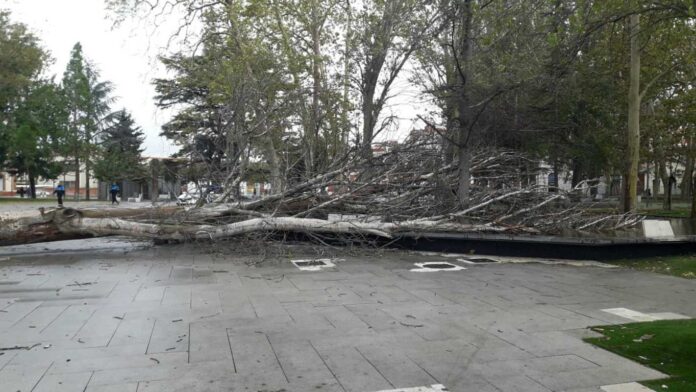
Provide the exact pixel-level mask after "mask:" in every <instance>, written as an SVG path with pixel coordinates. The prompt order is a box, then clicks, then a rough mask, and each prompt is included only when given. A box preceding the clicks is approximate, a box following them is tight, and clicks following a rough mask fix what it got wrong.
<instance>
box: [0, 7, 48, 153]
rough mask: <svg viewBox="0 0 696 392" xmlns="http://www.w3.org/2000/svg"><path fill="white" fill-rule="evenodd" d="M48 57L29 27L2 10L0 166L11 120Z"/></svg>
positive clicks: (5, 150) (5, 148) (0, 14)
mask: <svg viewBox="0 0 696 392" xmlns="http://www.w3.org/2000/svg"><path fill="white" fill-rule="evenodd" d="M47 58H48V54H47V53H46V52H45V51H44V50H43V49H42V48H41V46H40V44H39V40H38V38H37V37H36V36H35V35H34V34H32V33H31V32H29V30H28V28H27V26H25V25H23V24H21V23H13V22H12V21H11V20H10V14H9V12H7V11H2V10H0V163H2V162H4V160H5V158H6V155H5V154H6V152H7V147H8V146H9V145H10V143H9V136H10V134H9V131H10V129H9V128H8V126H9V124H10V117H11V116H12V112H13V111H14V110H15V109H16V107H17V105H18V103H19V101H20V100H21V99H22V96H23V94H24V93H26V90H27V88H28V87H29V86H30V85H31V84H32V83H33V82H34V81H35V79H36V77H37V76H38V75H39V74H40V73H41V71H42V70H43V68H44V65H45V62H46V60H47Z"/></svg>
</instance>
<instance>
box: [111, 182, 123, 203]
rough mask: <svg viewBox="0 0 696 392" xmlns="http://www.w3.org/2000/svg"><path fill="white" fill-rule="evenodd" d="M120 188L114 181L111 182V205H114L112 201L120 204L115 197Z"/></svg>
mask: <svg viewBox="0 0 696 392" xmlns="http://www.w3.org/2000/svg"><path fill="white" fill-rule="evenodd" d="M120 190H121V188H120V187H119V186H118V184H116V183H115V182H112V183H111V205H114V203H116V204H120V203H119V202H118V200H117V199H116V195H117V194H118V192H119V191H120Z"/></svg>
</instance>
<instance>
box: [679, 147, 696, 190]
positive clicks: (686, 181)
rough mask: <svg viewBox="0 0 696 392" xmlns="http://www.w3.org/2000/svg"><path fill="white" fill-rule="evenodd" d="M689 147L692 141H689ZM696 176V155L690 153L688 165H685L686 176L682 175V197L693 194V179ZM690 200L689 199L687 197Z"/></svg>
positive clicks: (687, 159) (687, 158) (687, 160)
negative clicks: (695, 165) (695, 167)
mask: <svg viewBox="0 0 696 392" xmlns="http://www.w3.org/2000/svg"><path fill="white" fill-rule="evenodd" d="M689 147H691V143H689ZM693 176H694V157H693V156H691V154H689V155H688V156H687V157H686V165H685V166H684V176H683V177H682V182H681V184H680V185H681V191H682V197H683V198H685V199H686V198H687V197H689V196H691V192H692V190H693V188H692V186H693V181H692V180H691V179H692V178H693ZM687 200H688V199H687Z"/></svg>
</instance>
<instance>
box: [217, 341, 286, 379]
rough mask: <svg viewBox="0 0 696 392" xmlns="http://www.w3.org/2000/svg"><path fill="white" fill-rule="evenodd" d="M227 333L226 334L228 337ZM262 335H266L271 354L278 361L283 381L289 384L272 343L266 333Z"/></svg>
mask: <svg viewBox="0 0 696 392" xmlns="http://www.w3.org/2000/svg"><path fill="white" fill-rule="evenodd" d="M229 336H230V335H229V334H228V335H227V337H228V339H229ZM263 336H265V337H266V340H267V341H268V345H269V346H270V347H271V351H273V356H275V359H276V362H278V366H279V367H280V371H281V372H283V376H284V377H285V381H287V382H288V384H290V379H289V378H288V375H287V373H285V369H284V368H283V364H282V363H280V358H278V353H276V350H275V348H273V343H271V339H270V338H269V337H268V334H263Z"/></svg>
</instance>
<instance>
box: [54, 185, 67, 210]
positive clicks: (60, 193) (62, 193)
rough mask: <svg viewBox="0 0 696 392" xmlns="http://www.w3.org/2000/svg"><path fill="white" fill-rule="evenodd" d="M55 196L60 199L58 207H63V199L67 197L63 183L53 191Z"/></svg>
mask: <svg viewBox="0 0 696 392" xmlns="http://www.w3.org/2000/svg"><path fill="white" fill-rule="evenodd" d="M53 194H54V195H56V196H57V197H58V207H63V197H64V196H65V187H64V186H63V183H62V182H59V183H58V186H57V187H56V189H55V190H54V191H53Z"/></svg>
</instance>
